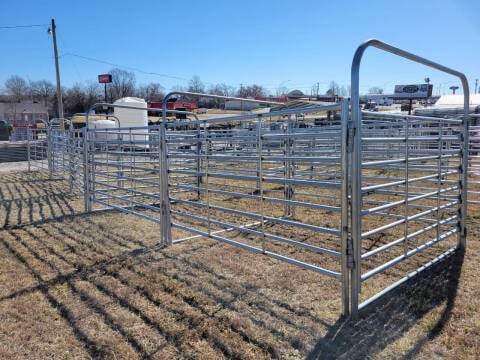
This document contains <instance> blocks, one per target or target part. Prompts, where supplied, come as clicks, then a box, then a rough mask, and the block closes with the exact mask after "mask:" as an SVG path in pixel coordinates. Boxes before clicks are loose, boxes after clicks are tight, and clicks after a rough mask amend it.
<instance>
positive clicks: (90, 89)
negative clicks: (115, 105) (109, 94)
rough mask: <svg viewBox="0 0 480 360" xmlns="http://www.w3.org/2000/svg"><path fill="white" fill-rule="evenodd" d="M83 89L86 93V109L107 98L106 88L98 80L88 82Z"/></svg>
mask: <svg viewBox="0 0 480 360" xmlns="http://www.w3.org/2000/svg"><path fill="white" fill-rule="evenodd" d="M82 89H83V92H84V94H85V103H84V105H85V110H86V109H87V108H88V107H90V106H91V105H93V104H95V103H98V102H103V101H104V100H105V95H104V89H102V86H101V85H100V84H99V83H98V82H95V81H91V82H88V83H87V84H86V86H84V87H82ZM107 102H108V101H107Z"/></svg>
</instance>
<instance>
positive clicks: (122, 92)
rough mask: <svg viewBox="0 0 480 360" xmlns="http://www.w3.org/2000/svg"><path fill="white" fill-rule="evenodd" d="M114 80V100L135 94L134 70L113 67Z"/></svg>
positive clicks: (111, 91)
mask: <svg viewBox="0 0 480 360" xmlns="http://www.w3.org/2000/svg"><path fill="white" fill-rule="evenodd" d="M110 74H111V75H112V82H111V84H110V94H111V97H112V99H113V100H116V99H120V98H123V97H126V96H134V95H135V74H134V73H133V72H129V71H125V70H121V69H111V70H110Z"/></svg>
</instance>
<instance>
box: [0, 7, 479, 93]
mask: <svg viewBox="0 0 480 360" xmlns="http://www.w3.org/2000/svg"><path fill="white" fill-rule="evenodd" d="M479 16H480V1H478V0H455V1H448V0H431V1H430V0H425V1H418V0H416V1H411V0H405V1H388V0H384V1H377V0H374V1H353V0H348V1H343V2H338V1H323V0H312V1H310V0H297V1H283V0H277V1H261V0H257V1H251V0H244V1H217V0H212V1H208V0H207V1H191V0H183V1H142V0H138V1H124V0H116V1H101V0H96V1H93V0H83V1H70V0H64V1H53V0H52V1H42V0H36V1H34V0H29V1H25V0H17V1H14V2H9V4H8V5H6V4H5V1H4V2H3V3H2V5H0V44H1V47H2V51H1V55H0V89H2V88H3V85H4V83H5V80H6V79H8V78H9V77H10V76H12V75H19V76H21V77H23V78H24V79H26V80H30V81H36V80H44V79H45V80H49V81H51V82H52V83H55V67H54V57H53V44H52V43H53V42H52V38H51V36H49V35H48V34H47V28H48V27H49V24H50V21H51V19H52V18H54V19H55V22H56V24H57V43H58V49H59V55H60V71H61V78H62V85H64V86H67V87H70V86H72V85H73V84H75V83H79V84H85V83H86V82H89V81H90V82H92V81H93V82H95V81H96V80H97V75H98V74H102V73H106V72H108V70H110V69H111V68H114V67H116V68H120V69H124V70H127V71H132V72H134V73H135V75H136V81H137V85H139V84H145V83H150V82H155V83H160V84H161V85H162V86H163V87H164V88H165V90H167V91H168V90H170V89H171V88H172V87H174V86H176V85H182V86H187V85H188V81H189V80H190V79H191V78H192V77H193V76H195V75H197V76H199V77H200V79H201V80H202V81H203V82H204V83H205V84H206V86H207V87H208V86H209V85H212V84H217V83H226V84H227V85H232V86H235V87H239V86H240V84H243V85H249V84H254V83H255V84H259V85H262V86H264V87H265V88H267V89H268V90H269V91H270V92H272V93H275V91H276V90H277V89H278V88H280V87H286V88H288V89H300V90H302V91H304V92H305V93H310V91H311V88H312V85H313V84H316V83H319V89H320V92H321V93H324V92H325V91H326V90H327V89H328V85H329V83H330V82H331V81H332V80H333V81H335V82H337V83H338V84H339V85H340V86H345V87H346V88H347V87H348V85H349V83H350V66H351V62H352V58H353V54H354V52H355V50H356V48H357V47H358V45H360V43H362V42H363V41H364V40H366V39H369V38H377V39H380V40H382V41H385V42H387V43H389V44H391V45H394V46H397V47H400V48H402V49H404V50H407V51H410V52H413V53H414V54H417V55H420V56H423V57H425V58H427V59H429V60H433V61H435V62H438V63H440V64H442V65H445V66H448V67H451V68H453V69H455V70H458V71H460V72H463V73H464V74H465V75H466V76H467V78H468V80H469V83H470V90H471V91H472V92H474V90H475V79H477V78H479V79H480V46H479V39H480V20H479ZM24 25H39V26H32V27H16V28H6V27H9V26H24ZM427 76H428V77H429V78H430V79H431V83H432V84H434V90H433V91H434V94H437V93H449V92H450V90H448V88H449V87H450V86H452V85H460V84H459V81H458V80H457V79H455V78H453V77H451V76H449V75H444V74H442V73H439V72H438V71H433V70H430V69H428V68H426V67H425V66H423V65H417V64H413V63H411V62H409V61H406V60H403V59H400V58H398V57H396V56H394V55H390V54H386V53H383V52H381V51H379V50H376V49H373V48H372V49H368V50H367V51H366V53H365V55H364V58H363V60H362V68H361V77H360V90H361V92H367V91H368V89H369V88H371V87H373V86H376V87H380V88H383V89H384V90H385V92H387V93H390V92H392V91H393V87H394V85H395V84H410V83H413V84H416V83H422V82H423V79H424V78H425V77H427ZM479 92H480V84H479Z"/></svg>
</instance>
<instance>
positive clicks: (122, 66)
mask: <svg viewBox="0 0 480 360" xmlns="http://www.w3.org/2000/svg"><path fill="white" fill-rule="evenodd" d="M62 56H73V57H77V58H80V59H84V60H89V61H95V62H98V63H102V64H107V65H110V66H115V67H117V68H124V69H130V70H133V71H136V72H139V73H142V74H145V75H156V76H161V77H165V78H169V79H175V80H183V81H188V80H189V79H186V78H182V77H179V76H174V75H168V74H161V73H156V72H151V71H144V70H141V69H138V68H135V67H132V66H126V65H119V64H115V63H112V62H109V61H105V60H100V59H95V58H92V57H89V56H83V55H79V54H74V53H71V52H67V53H64V54H63V55H62Z"/></svg>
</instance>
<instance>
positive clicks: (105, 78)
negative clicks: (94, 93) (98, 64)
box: [98, 74, 112, 84]
mask: <svg viewBox="0 0 480 360" xmlns="http://www.w3.org/2000/svg"><path fill="white" fill-rule="evenodd" d="M98 82H99V83H100V84H108V83H111V82H112V75H110V74H101V75H98Z"/></svg>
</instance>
